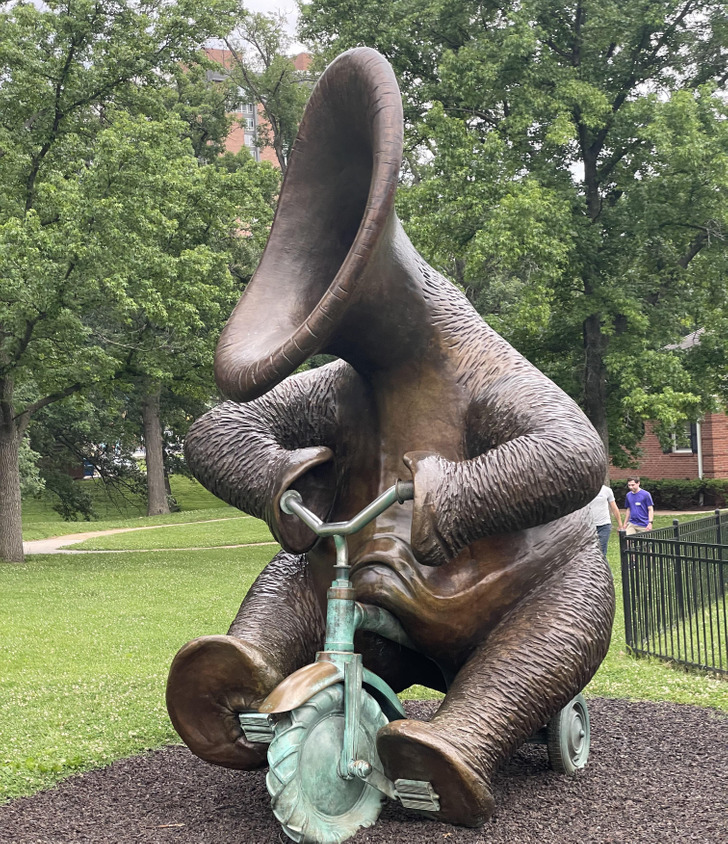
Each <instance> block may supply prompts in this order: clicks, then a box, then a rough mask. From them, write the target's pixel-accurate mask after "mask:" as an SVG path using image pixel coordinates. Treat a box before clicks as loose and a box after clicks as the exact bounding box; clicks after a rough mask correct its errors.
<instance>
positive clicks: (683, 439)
mask: <svg viewBox="0 0 728 844" xmlns="http://www.w3.org/2000/svg"><path fill="white" fill-rule="evenodd" d="M670 451H671V452H672V453H673V454H695V453H697V451H698V426H697V425H696V424H695V422H685V423H683V424H682V425H678V427H677V428H676V429H675V430H674V431H673V432H672V448H671V449H670Z"/></svg>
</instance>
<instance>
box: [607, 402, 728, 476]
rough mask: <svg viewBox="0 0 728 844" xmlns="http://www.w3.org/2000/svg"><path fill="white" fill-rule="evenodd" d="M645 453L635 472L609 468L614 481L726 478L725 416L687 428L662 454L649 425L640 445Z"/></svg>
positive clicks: (727, 420) (727, 425) (727, 431)
mask: <svg viewBox="0 0 728 844" xmlns="http://www.w3.org/2000/svg"><path fill="white" fill-rule="evenodd" d="M640 445H641V447H642V450H643V452H644V454H643V457H642V460H641V461H640V463H639V465H638V466H637V468H636V469H616V468H615V467H611V469H610V471H609V476H610V477H611V478H612V479H613V480H617V479H620V478H621V479H623V478H628V477H629V476H630V475H634V474H637V475H641V476H643V477H645V478H655V479H660V480H661V479H665V478H675V479H680V478H687V479H695V478H728V416H726V415H725V414H724V413H708V414H706V416H705V418H704V419H703V420H702V421H701V422H698V423H695V424H686V426H685V428H684V430H683V431H681V432H680V434H679V435H677V434H676V435H674V436H673V442H672V446H671V448H669V449H668V450H665V449H664V448H663V446H662V445H661V444H660V441H659V440H658V439H657V436H656V435H655V433H654V429H653V426H652V423H650V422H648V423H647V424H646V425H645V436H644V439H643V440H642V442H641V443H640Z"/></svg>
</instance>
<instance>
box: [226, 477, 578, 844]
mask: <svg viewBox="0 0 728 844" xmlns="http://www.w3.org/2000/svg"><path fill="white" fill-rule="evenodd" d="M412 497H413V484H412V482H411V481H397V483H396V484H394V485H393V486H391V487H390V488H389V489H387V490H386V491H385V492H384V493H382V494H381V495H380V496H379V497H378V498H376V499H375V500H374V501H373V502H371V503H370V504H369V505H368V506H367V507H365V508H364V509H363V510H362V511H361V512H360V513H358V514H357V515H356V516H354V517H353V518H352V519H350V520H349V521H347V522H330V523H325V522H322V521H321V520H320V519H319V518H318V517H317V516H316V515H315V514H314V513H312V512H311V511H310V510H308V509H307V508H306V507H305V506H304V505H303V502H302V498H301V495H300V493H298V492H297V491H295V490H289V491H288V492H286V493H284V495H283V496H282V498H281V509H282V510H283V512H284V513H286V514H288V515H295V516H297V517H298V518H299V519H300V520H301V521H302V522H303V523H304V524H306V525H307V526H308V527H309V528H310V529H311V530H312V531H313V532H314V533H315V534H317V535H318V536H319V537H332V538H333V541H334V544H335V547H336V561H335V564H334V566H335V577H334V580H333V582H332V584H331V587H330V588H329V590H328V593H327V618H326V642H325V645H324V649H323V650H322V651H319V652H318V653H317V654H316V661H315V662H314V663H312V664H311V665H307V666H304V667H303V668H300V669H299V670H298V671H295V672H294V673H293V674H291V675H290V676H289V677H287V678H286V679H285V680H284V681H283V682H282V683H280V684H279V685H278V686H277V687H276V688H275V689H274V690H273V691H272V692H271V693H270V694H269V695H268V696H267V697H266V698H265V700H264V701H263V702H262V703H261V704H260V706H259V708H258V711H257V712H255V711H252V712H243V713H241V714H240V724H241V727H242V729H243V732H244V733H245V737H246V739H247V740H248V741H250V742H261V743H268V744H269V747H268V764H269V771H268V775H267V778H266V785H267V787H268V791H269V793H270V795H271V805H272V808H273V813H274V814H275V816H276V818H277V819H278V820H279V821H280V823H281V826H282V827H283V830H284V832H285V833H286V835H287V836H288V837H289V838H291V839H293V840H294V841H299V842H311V843H312V844H313V843H314V842H315V843H316V844H337V842H341V841H345V840H346V839H347V838H350V837H351V836H352V835H354V834H355V833H356V832H357V830H358V829H360V828H362V827H367V826H371V825H373V824H374V823H375V822H376V820H377V818H378V816H379V813H380V811H381V807H382V803H383V801H384V799H385V797H389V798H391V799H393V800H398V801H399V802H400V803H401V804H402V806H404V807H406V808H408V809H414V810H417V811H420V812H427V813H434V814H435V815H436V813H437V812H438V811H439V808H440V803H439V797H438V795H437V794H436V792H435V790H434V789H433V788H432V784H431V783H429V782H424V781H421V780H409V779H395V780H394V781H392V780H390V779H389V778H388V777H387V776H386V774H385V773H384V771H383V769H382V765H381V763H380V761H379V756H378V754H377V749H376V737H377V732H378V730H379V729H380V728H381V727H383V726H384V725H385V724H386V723H387V722H388V721H393V720H397V719H400V718H406V717H407V716H406V714H405V711H404V709H403V708H402V704H401V703H400V701H399V699H398V697H397V695H396V694H395V693H394V691H393V690H392V689H391V688H390V687H389V686H388V685H387V683H385V682H384V681H383V680H382V679H381V678H380V677H378V676H377V675H376V674H374V673H373V672H371V671H369V670H368V669H367V668H365V667H364V666H363V664H362V657H361V654H358V653H356V652H355V650H354V633H355V631H356V630H369V631H373V632H375V633H378V634H379V635H380V636H383V637H385V638H387V639H390V640H392V641H394V642H397V643H399V644H401V645H404V646H406V647H408V648H412V649H413V650H416V648H415V646H414V645H413V643H412V642H411V641H410V639H409V637H408V636H407V633H406V632H405V631H404V629H403V628H402V626H401V624H400V623H399V621H398V620H397V619H396V618H395V616H394V615H392V613H390V612H388V611H387V610H385V609H383V608H381V607H377V606H373V605H370V604H362V603H359V602H357V601H356V600H355V595H354V589H353V587H352V584H351V581H350V580H349V560H348V549H347V542H346V536H348V535H351V534H353V533H356V532H357V531H359V530H361V529H362V528H363V527H364V526H365V525H367V524H368V523H369V522H371V521H372V520H373V519H375V518H376V517H377V516H378V515H380V514H381V513H383V512H384V511H385V510H386V509H387V508H389V507H390V506H392V505H393V504H394V503H396V502H399V503H400V504H401V503H403V502H405V501H408V500H410V499H412ZM531 741H532V742H537V743H543V744H546V745H547V747H548V753H549V761H550V764H551V767H552V768H553V769H554V770H556V771H560V772H563V773H573V772H575V771H576V770H577V769H578V768H582V767H584V765H586V762H587V758H588V755H589V713H588V710H587V706H586V701H585V700H584V698H583V697H582V695H580V694H579V695H577V696H576V697H575V698H574V699H573V700H572V701H571V702H570V703H569V704H568V705H567V706H565V707H564V708H563V709H562V710H561V711H560V712H559V713H557V715H556V716H554V718H552V719H551V721H550V722H549V723H548V724H547V725H546V726H544V727H543V728H542V729H541V730H539V732H538V733H537V734H536V735H535V736H533V737H532V738H531Z"/></svg>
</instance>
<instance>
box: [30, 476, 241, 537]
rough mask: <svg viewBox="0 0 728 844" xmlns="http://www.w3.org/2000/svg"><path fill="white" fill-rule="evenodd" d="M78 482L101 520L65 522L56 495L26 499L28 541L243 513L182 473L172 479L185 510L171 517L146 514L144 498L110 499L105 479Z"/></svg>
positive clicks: (233, 516) (235, 515) (232, 515)
mask: <svg viewBox="0 0 728 844" xmlns="http://www.w3.org/2000/svg"><path fill="white" fill-rule="evenodd" d="M77 483H80V484H83V485H84V488H86V489H88V490H89V492H90V493H91V497H92V499H93V502H94V508H95V510H96V512H97V513H98V514H99V519H94V520H92V521H88V522H87V521H79V522H64V521H63V519H61V517H60V516H59V515H58V513H56V512H55V511H54V510H53V509H52V504H53V496H50V495H44V496H41V497H40V498H31V499H28V500H25V501H23V539H24V540H26V541H29V540H32V539H46V538H47V537H49V536H64V535H66V534H69V533H82V532H84V531H87V530H110V529H111V528H123V527H134V526H139V527H142V526H144V525H167V524H179V523H181V522H196V521H204V520H207V519H221V518H223V519H224V518H235V517H240V516H242V515H243V514H242V513H241V512H240V510H237V509H236V508H235V507H229V506H228V505H227V504H225V503H224V502H223V501H220V499H219V498H215V496H214V495H212V493H210V492H208V491H207V490H206V489H205V488H204V487H203V486H202V484H199V483H197V481H193V480H190V479H189V478H185V477H182V476H181V475H173V476H172V477H171V478H170V485H171V487H172V494H173V495H174V497H175V498H176V500H177V503H178V504H179V506H180V508H181V510H180V512H178V513H171V514H170V515H168V516H151V517H149V516H146V515H145V513H146V505H145V504H144V502H143V501H141V500H140V499H135V498H119V497H118V496H117V497H114V498H110V497H109V495H108V494H107V493H106V491H105V489H104V485H103V484H102V483H101V481H98V480H88V481H77ZM211 511H214V512H211Z"/></svg>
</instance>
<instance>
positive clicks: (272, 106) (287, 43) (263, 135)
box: [225, 8, 312, 175]
mask: <svg viewBox="0 0 728 844" xmlns="http://www.w3.org/2000/svg"><path fill="white" fill-rule="evenodd" d="M284 24H285V17H284V16H283V15H280V14H271V15H263V14H258V13H252V12H248V11H246V10H245V8H241V9H240V11H239V20H238V23H237V26H236V27H235V29H234V30H233V31H232V32H231V34H230V35H228V36H227V37H226V38H225V44H226V46H227V48H228V49H229V50H230V54H231V56H232V62H231V65H230V67H229V68H228V71H229V72H230V76H231V78H232V80H233V81H234V82H235V83H236V85H237V86H239V88H240V90H241V91H242V92H244V95H245V98H246V99H247V100H248V101H249V102H252V103H260V106H261V109H262V111H263V116H264V117H265V120H266V123H267V125H266V124H265V123H264V124H261V125H260V126H259V127H258V144H259V145H260V146H261V147H265V146H269V147H272V148H273V150H274V152H275V154H276V159H277V160H278V164H279V166H280V168H281V173H282V174H283V175H285V172H286V166H287V164H288V155H289V153H290V151H291V147H292V146H293V141H294V140H295V139H296V134H297V132H298V124H299V122H300V120H301V116H302V115H303V109H304V106H305V105H306V101H307V100H308V97H309V95H310V93H311V86H310V83H311V81H312V80H311V75H310V74H309V73H308V72H306V71H301V70H297V69H296V66H295V64H294V61H293V59H292V58H291V57H290V56H289V55H288V52H289V51H290V48H291V44H292V39H291V38H290V37H289V36H288V34H287V33H286V30H285V28H284Z"/></svg>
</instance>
